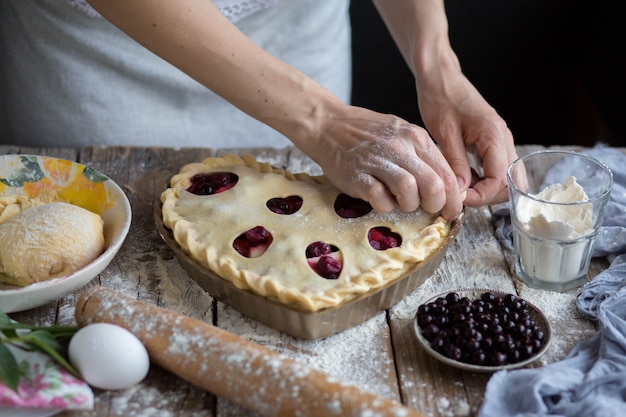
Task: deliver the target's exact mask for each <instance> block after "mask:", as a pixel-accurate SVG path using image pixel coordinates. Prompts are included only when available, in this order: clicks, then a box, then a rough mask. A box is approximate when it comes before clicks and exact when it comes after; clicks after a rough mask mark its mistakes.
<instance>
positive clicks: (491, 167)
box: [374, 0, 517, 206]
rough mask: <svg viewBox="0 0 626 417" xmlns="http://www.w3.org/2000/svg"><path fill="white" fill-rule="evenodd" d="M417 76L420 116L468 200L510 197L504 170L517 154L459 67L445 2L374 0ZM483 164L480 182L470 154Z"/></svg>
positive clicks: (474, 203)
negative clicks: (473, 175) (464, 190)
mask: <svg viewBox="0 0 626 417" xmlns="http://www.w3.org/2000/svg"><path fill="white" fill-rule="evenodd" d="M374 3H375V4H376V7H377V8H378V10H379V13H380V14H381V16H382V18H383V20H384V21H385V23H386V25H387V27H388V28H389V30H390V32H391V34H392V36H393V38H394V40H395V42H396V44H397V45H398V48H399V49H400V51H401V53H402V55H403V57H404V59H405V61H406V62H407V65H408V66H409V68H410V69H411V71H412V72H413V75H414V76H415V82H416V88H417V95H418V103H419V108H420V112H421V115H422V119H423V120H424V123H425V125H426V127H427V128H428V130H429V132H430V134H431V135H432V136H433V138H434V139H435V140H436V141H437V142H438V144H439V147H440V149H441V151H442V153H443V154H444V155H445V156H446V159H447V160H448V162H449V163H450V166H451V167H452V169H453V171H454V172H455V173H456V175H457V177H458V178H459V183H460V184H461V189H466V188H468V187H470V188H469V189H467V197H466V199H465V203H466V204H467V205H470V206H481V205H484V204H489V203H493V202H498V201H504V200H506V198H507V189H506V169H507V168H508V165H509V164H510V163H511V162H513V161H514V160H515V159H516V157H517V154H516V152H515V146H514V142H513V136H512V134H511V132H510V131H509V129H508V127H507V126H506V123H505V122H504V120H502V118H501V117H500V116H499V115H498V114H497V113H496V111H495V110H494V109H493V108H492V107H491V106H490V105H489V104H488V103H487V102H486V101H485V100H484V98H483V97H482V96H481V95H480V93H479V92H478V91H477V90H476V89H475V88H474V86H473V85H472V84H471V83H470V82H469V81H468V80H467V78H466V77H465V76H464V75H463V73H462V71H461V66H460V64H459V61H458V59H457V57H456V55H455V54H454V51H453V50H452V47H451V45H450V41H449V38H448V22H447V17H446V12H445V7H444V2H443V0H397V1H393V2H391V1H385V0H374ZM468 151H469V152H475V153H476V154H477V156H478V157H479V159H480V160H481V161H482V164H483V167H482V168H483V171H484V172H483V175H484V176H483V177H482V178H480V179H478V180H476V178H474V179H473V177H472V171H471V169H470V165H469V162H468V157H467V152H468Z"/></svg>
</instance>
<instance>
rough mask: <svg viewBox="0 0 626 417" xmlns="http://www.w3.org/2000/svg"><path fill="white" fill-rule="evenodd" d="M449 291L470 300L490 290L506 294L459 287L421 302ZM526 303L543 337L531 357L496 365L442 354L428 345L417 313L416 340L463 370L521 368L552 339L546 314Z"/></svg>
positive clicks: (438, 357)
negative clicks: (472, 362) (467, 360)
mask: <svg viewBox="0 0 626 417" xmlns="http://www.w3.org/2000/svg"><path fill="white" fill-rule="evenodd" d="M451 292H456V293H457V294H459V295H460V296H461V297H468V298H469V299H470V300H475V299H477V298H480V295H481V294H482V293H484V292H491V293H492V294H494V295H496V296H504V295H506V294H507V293H504V292H501V291H495V290H490V289H485V288H465V289H459V290H451V291H446V292H444V293H441V294H438V295H436V296H434V297H432V298H431V299H429V300H427V301H425V302H424V303H423V304H427V303H430V302H432V301H435V300H436V299H437V298H439V297H445V296H446V294H448V293H451ZM518 298H519V299H520V300H521V299H523V298H521V297H519V296H518ZM524 301H526V300H524ZM526 304H527V305H528V310H529V311H530V317H531V318H532V319H533V320H534V321H535V324H536V325H537V326H539V328H540V329H541V330H542V331H543V333H544V339H543V345H542V346H541V349H539V351H537V352H536V353H535V354H534V355H532V356H531V357H529V358H527V359H524V360H522V361H519V362H515V363H509V364H506V365H498V366H488V365H475V364H471V363H466V362H461V361H457V360H454V359H451V358H449V357H447V356H445V355H442V354H441V353H439V352H437V351H436V350H434V349H433V348H432V347H430V344H429V343H428V340H426V338H425V337H424V336H423V335H422V332H421V329H420V327H419V325H418V324H417V315H416V316H415V320H413V324H414V330H415V334H416V336H417V340H418V342H419V344H420V345H421V346H422V347H423V348H424V350H426V352H428V353H429V354H430V355H431V356H433V357H434V358H436V359H438V360H439V361H441V362H443V363H445V364H448V365H450V366H453V367H455V368H459V369H463V370H465V371H471V372H496V371H500V370H503V369H516V368H522V367H524V366H526V365H529V364H531V363H533V362H535V361H536V360H537V359H539V358H540V357H541V356H542V355H543V354H544V353H546V351H547V350H548V347H549V346H550V341H551V339H552V328H551V326H550V322H549V321H548V319H547V318H546V316H544V314H543V313H542V312H541V310H539V309H538V308H537V307H536V306H534V305H533V304H531V303H529V302H528V301H526Z"/></svg>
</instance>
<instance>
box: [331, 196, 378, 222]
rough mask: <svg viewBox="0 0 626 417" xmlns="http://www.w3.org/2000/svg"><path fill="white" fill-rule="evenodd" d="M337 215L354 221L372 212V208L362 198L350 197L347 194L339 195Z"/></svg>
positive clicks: (336, 206) (336, 202) (336, 204)
mask: <svg viewBox="0 0 626 417" xmlns="http://www.w3.org/2000/svg"><path fill="white" fill-rule="evenodd" d="M334 207H335V213H337V214H338V215H339V217H343V218H344V219H353V218H356V217H361V216H365V215H366V214H367V213H369V212H370V211H372V206H371V205H370V203H368V202H367V201H364V200H361V199H360V198H354V197H350V196H349V195H347V194H339V195H338V196H337V198H336V199H335V204H334Z"/></svg>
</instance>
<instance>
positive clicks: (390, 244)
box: [367, 226, 402, 250]
mask: <svg viewBox="0 0 626 417" xmlns="http://www.w3.org/2000/svg"><path fill="white" fill-rule="evenodd" d="M367 239H368V240H369V242H370V246H371V247H373V248H374V249H376V250H386V249H390V248H397V247H398V246H400V245H401V244H402V237H401V236H400V235H399V234H397V233H395V232H392V231H391V230H390V229H389V228H388V227H382V226H381V227H374V228H372V229H370V231H369V232H368V233H367Z"/></svg>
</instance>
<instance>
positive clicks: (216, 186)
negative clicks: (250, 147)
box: [187, 172, 239, 195]
mask: <svg viewBox="0 0 626 417" xmlns="http://www.w3.org/2000/svg"><path fill="white" fill-rule="evenodd" d="M237 181H239V177H238V176H237V174H234V173H232V172H211V173H206V174H196V175H194V176H193V177H191V185H190V186H189V187H188V188H187V191H189V192H190V193H192V194H197V195H212V194H219V193H223V192H224V191H226V190H230V189H231V188H233V187H234V186H235V184H237Z"/></svg>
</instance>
